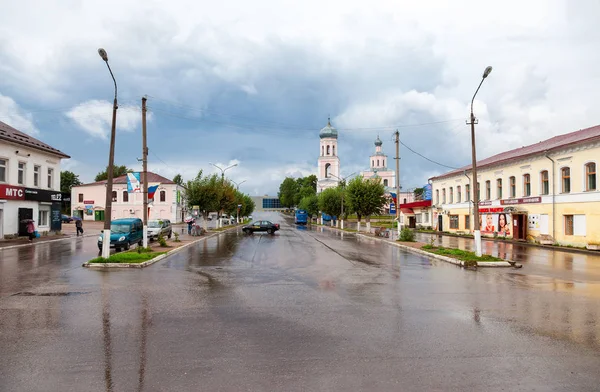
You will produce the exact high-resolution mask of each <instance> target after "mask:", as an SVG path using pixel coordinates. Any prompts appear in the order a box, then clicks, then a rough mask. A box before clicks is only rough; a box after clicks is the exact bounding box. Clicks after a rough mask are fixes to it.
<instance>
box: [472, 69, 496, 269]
mask: <svg viewBox="0 0 600 392" xmlns="http://www.w3.org/2000/svg"><path fill="white" fill-rule="evenodd" d="M490 72H492V67H490V66H487V67H486V68H485V71H483V76H482V78H481V82H479V86H477V90H475V94H473V98H472V99H471V123H470V124H471V155H472V168H473V169H472V170H473V175H472V177H473V180H472V181H473V186H472V187H471V188H472V191H473V228H474V229H475V230H474V231H473V237H475V254H476V255H477V256H478V257H481V226H480V225H479V186H478V185H479V182H478V181H477V155H476V152H475V124H476V121H477V120H476V119H475V115H474V114H473V101H475V96H476V95H477V93H478V92H479V89H480V88H481V85H482V84H483V81H484V80H485V78H487V77H488V76H489V74H490Z"/></svg>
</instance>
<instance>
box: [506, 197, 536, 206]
mask: <svg viewBox="0 0 600 392" xmlns="http://www.w3.org/2000/svg"><path fill="white" fill-rule="evenodd" d="M541 202H542V198H541V197H539V196H537V197H522V198H520V199H505V200H500V204H502V205H503V206H506V205H513V204H534V203H541Z"/></svg>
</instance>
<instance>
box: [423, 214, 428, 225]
mask: <svg viewBox="0 0 600 392" xmlns="http://www.w3.org/2000/svg"><path fill="white" fill-rule="evenodd" d="M428 222H429V212H424V213H423V223H428Z"/></svg>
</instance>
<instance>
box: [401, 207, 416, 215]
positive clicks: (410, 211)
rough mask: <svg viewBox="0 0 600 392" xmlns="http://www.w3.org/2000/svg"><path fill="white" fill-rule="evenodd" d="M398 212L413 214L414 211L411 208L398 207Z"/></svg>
mask: <svg viewBox="0 0 600 392" xmlns="http://www.w3.org/2000/svg"><path fill="white" fill-rule="evenodd" d="M400 212H402V213H403V214H405V215H414V214H415V212H414V211H413V209H412V208H400Z"/></svg>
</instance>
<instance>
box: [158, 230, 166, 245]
mask: <svg viewBox="0 0 600 392" xmlns="http://www.w3.org/2000/svg"><path fill="white" fill-rule="evenodd" d="M158 243H159V244H160V246H161V247H162V248H166V247H167V246H168V245H167V240H165V237H163V235H162V233H161V234H160V235H159V236H158Z"/></svg>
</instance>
